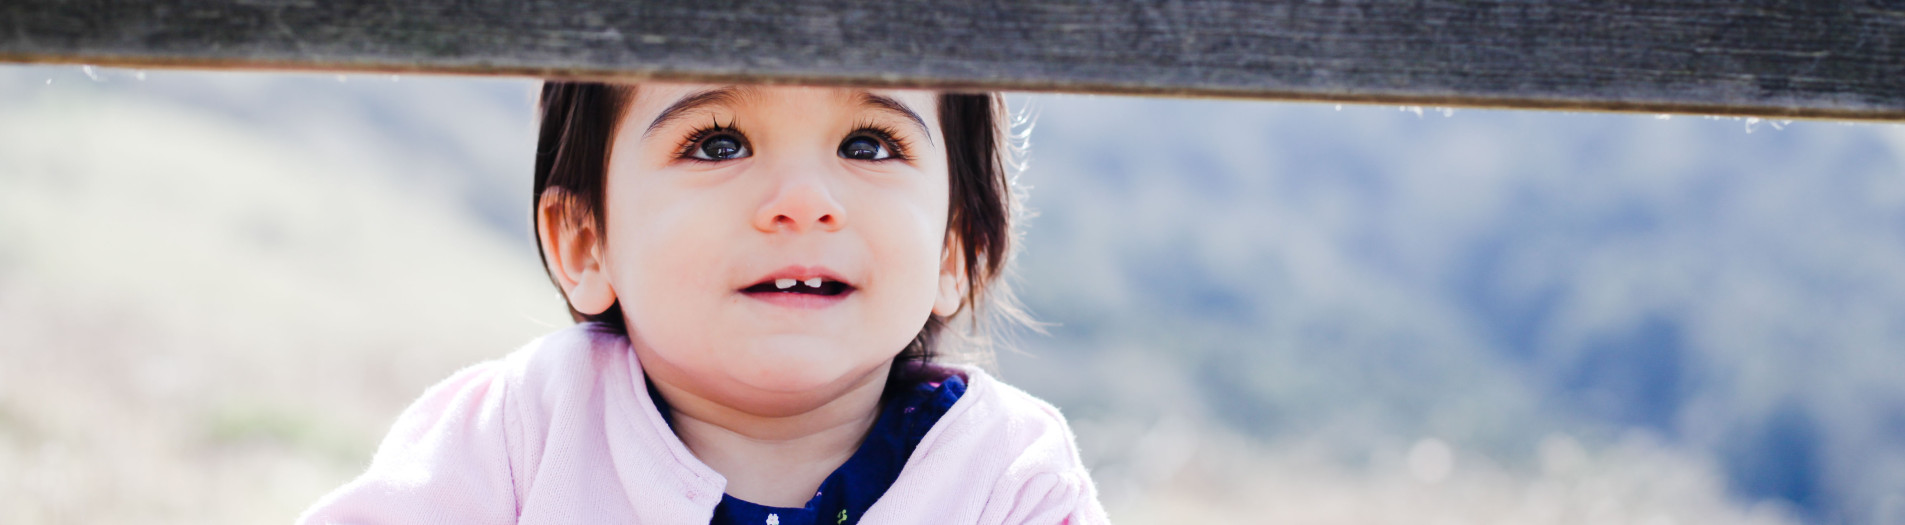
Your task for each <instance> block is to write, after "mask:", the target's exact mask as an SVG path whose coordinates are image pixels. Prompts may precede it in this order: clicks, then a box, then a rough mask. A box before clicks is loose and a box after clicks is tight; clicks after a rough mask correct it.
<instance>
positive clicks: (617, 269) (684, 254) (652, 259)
mask: <svg viewBox="0 0 1905 525" xmlns="http://www.w3.org/2000/svg"><path fill="white" fill-rule="evenodd" d="M604 204H605V205H606V206H609V207H610V209H611V210H614V212H613V213H611V214H610V215H609V219H610V220H609V225H608V239H609V275H610V280H611V282H612V283H614V286H615V291H616V297H617V300H618V301H619V302H620V303H621V306H622V313H623V315H625V316H627V317H628V319H629V320H630V321H638V320H639V322H638V323H633V322H632V323H631V328H632V327H634V326H637V325H640V326H649V327H680V328H683V329H685V330H680V332H681V333H682V334H689V335H692V334H694V333H696V332H695V329H696V328H705V327H699V326H698V325H697V324H696V323H697V322H706V318H705V317H700V318H697V316H692V315H686V312H692V311H695V310H698V309H700V308H705V307H707V306H710V305H706V304H702V303H711V302H713V301H717V300H720V299H722V298H721V297H719V296H715V295H710V294H708V293H707V292H706V290H709V289H713V288H715V287H718V284H716V283H717V281H718V279H719V278H720V274H719V272H717V271H711V270H712V269H716V268H722V267H725V264H724V259H725V257H724V255H725V254H724V252H723V251H722V250H721V249H720V246H717V245H716V243H715V241H714V240H715V239H721V238H725V236H724V235H720V234H719V232H715V231H713V230H714V229H715V228H717V227H719V225H720V224H721V223H720V221H717V220H715V218H714V217H713V216H712V215H714V214H717V213H719V212H718V211H716V210H714V209H713V207H712V206H709V205H707V204H710V203H697V202H696V201H695V196H693V195H687V194H679V192H668V191H666V189H665V188H642V187H631V188H628V189H627V191H625V192H623V193H622V194H621V195H616V194H611V195H609V198H608V199H606V202H605V203H604ZM697 292H698V293H697ZM651 331H652V330H651ZM653 335H657V336H660V335H666V334H661V333H656V334H653Z"/></svg>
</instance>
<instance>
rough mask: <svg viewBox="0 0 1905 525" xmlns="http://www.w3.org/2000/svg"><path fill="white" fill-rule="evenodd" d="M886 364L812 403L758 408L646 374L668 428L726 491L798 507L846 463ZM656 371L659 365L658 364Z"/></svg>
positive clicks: (868, 423) (871, 413)
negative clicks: (769, 412) (789, 410)
mask: <svg viewBox="0 0 1905 525" xmlns="http://www.w3.org/2000/svg"><path fill="white" fill-rule="evenodd" d="M889 368H890V367H889V366H881V367H878V368H877V370H876V371H875V372H874V373H870V374H867V377H865V378H862V379H861V380H860V381H859V382H857V383H855V384H853V385H851V386H850V387H849V389H848V390H847V391H846V392H845V393H844V394H842V395H839V396H837V397H834V398H833V399H832V400H829V401H826V402H824V403H822V404H820V405H818V406H815V407H813V408H812V409H811V410H805V411H802V412H799V413H795V414H791V415H773V416H762V415H757V414H754V413H750V412H747V411H744V410H740V409H736V408H733V407H729V406H726V405H723V404H721V403H718V402H716V401H713V400H710V399H707V398H705V397H702V396H698V395H695V394H694V393H692V392H690V391H689V390H686V389H683V388H680V387H678V386H676V385H674V384H672V383H671V382H669V381H667V380H666V379H664V378H662V377H657V376H667V375H670V374H667V373H661V374H650V379H651V380H652V381H654V383H655V388H656V390H658V391H660V392H661V394H662V396H664V397H666V398H667V401H668V405H669V407H670V409H671V410H672V411H673V416H672V417H673V423H674V429H675V435H676V436H678V437H680V438H681V442H682V443H683V444H686V445H687V446H688V450H689V451H691V452H694V455H695V457H696V458H698V459H700V460H701V462H702V463H705V464H707V465H708V467H710V468H713V469H714V471H715V472H719V473H721V475H722V476H723V477H726V478H727V480H728V485H727V493H728V495H731V496H734V497H736V498H740V499H742V500H746V501H748V502H752V503H756V504H761V505H770V506H775V507H802V506H805V505H806V504H807V501H808V500H809V499H811V498H813V496H814V491H816V490H819V489H820V484H821V483H822V482H824V481H826V479H827V476H829V475H831V474H833V471H834V469H837V468H840V465H841V464H844V463H846V461H847V458H850V457H852V456H853V453H854V451H855V450H858V449H859V447H860V442H861V441H863V440H864V439H865V438H866V434H867V432H868V430H869V429H871V428H872V427H873V422H874V420H875V419H876V418H877V417H878V416H879V408H880V407H879V404H880V395H881V393H882V392H883V391H884V389H885V387H886V379H887V374H888V370H889ZM656 372H660V371H659V370H657V371H656Z"/></svg>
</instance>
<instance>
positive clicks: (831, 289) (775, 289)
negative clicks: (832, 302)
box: [741, 277, 853, 297]
mask: <svg viewBox="0 0 1905 525" xmlns="http://www.w3.org/2000/svg"><path fill="white" fill-rule="evenodd" d="M851 291H853V286H851V285H848V284H847V283H843V282H840V281H834V280H830V279H826V278H823V277H809V278H806V279H795V278H791V277H782V278H778V279H769V280H766V281H761V282H759V283H756V284H755V285H754V286H749V287H747V288H742V289H741V292H742V293H749V294H799V295H817V296H822V297H830V296H837V295H845V294H846V293H848V292H851Z"/></svg>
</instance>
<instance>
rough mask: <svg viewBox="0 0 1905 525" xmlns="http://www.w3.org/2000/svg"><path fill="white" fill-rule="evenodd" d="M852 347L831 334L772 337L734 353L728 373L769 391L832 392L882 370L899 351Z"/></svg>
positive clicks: (748, 384)
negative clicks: (825, 335) (877, 351)
mask: <svg viewBox="0 0 1905 525" xmlns="http://www.w3.org/2000/svg"><path fill="white" fill-rule="evenodd" d="M850 348H852V345H851V344H849V343H847V342H845V341H839V340H834V339H832V338H823V337H813V336H778V337H771V338H767V339H766V340H763V341H759V342H757V343H755V344H753V345H749V347H748V348H747V349H746V350H745V351H743V352H741V353H740V354H741V355H737V356H735V357H736V359H735V361H736V362H735V363H733V365H732V367H731V368H730V369H729V376H730V377H732V378H734V379H735V380H736V381H738V382H740V383H742V384H744V385H747V386H749V387H752V388H755V389H759V390H763V391H767V392H773V393H784V394H822V395H829V394H832V393H835V392H837V391H840V390H845V389H847V388H850V387H852V386H853V385H856V384H859V383H860V381H861V380H863V379H864V378H865V377H866V375H867V374H869V373H877V372H880V371H881V370H883V368H881V367H885V366H887V365H888V364H889V362H890V361H891V360H892V359H893V357H894V356H895V355H898V352H897V351H895V352H892V353H870V352H854V351H851V350H848V349H850Z"/></svg>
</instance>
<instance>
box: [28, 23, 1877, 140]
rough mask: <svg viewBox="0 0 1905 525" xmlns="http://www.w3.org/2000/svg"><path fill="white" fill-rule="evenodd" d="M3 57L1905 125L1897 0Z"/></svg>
mask: <svg viewBox="0 0 1905 525" xmlns="http://www.w3.org/2000/svg"><path fill="white" fill-rule="evenodd" d="M0 61H16V62H56V63H86V64H98V65H114V66H130V67H192V68H258V69H314V70H350V71H385V72H428V73H456V74H494V75H523V76H534V77H560V78H597V79H625V80H640V79H678V80H712V81H750V82H785V83H812V84H853V85H868V86H919V87H933V88H942V89H962V90H1024V91H1069V92H1089V93H1118V94H1148V95H1171V96H1216V97H1247V98H1268V99H1295V100H1316V101H1338V102H1371V103H1385V104H1412V105H1438V106H1485V107H1515V108H1549V109H1585V110H1611V111H1644V112H1683V113H1709V114H1732V115H1752V116H1763V117H1776V118H1834V119H1858V120H1905V5H1900V4H1899V3H1897V2H1892V1H1881V0H1862V1H1861V0H1850V1H1839V2H1795V1H1785V0H1680V1H1658V0H1653V1H1560V0H1556V1H1545V2H1544V1H1512V2H1511V1H1434V0H1430V1H1414V2H1399V1H1379V0H1267V1H1259V2H1246V1H1226V0H1139V1H1132V2H1111V1H1103V0H1097V1H1088V2H1056V1H1042V0H1024V1H1004V0H980V1H938V0H804V1H763V2H741V1H719V0H709V1H692V2H669V1H631V0H572V1H553V0H531V1H503V0H137V1H130V0H90V1H87V0H8V1H7V2H5V4H4V5H0Z"/></svg>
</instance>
